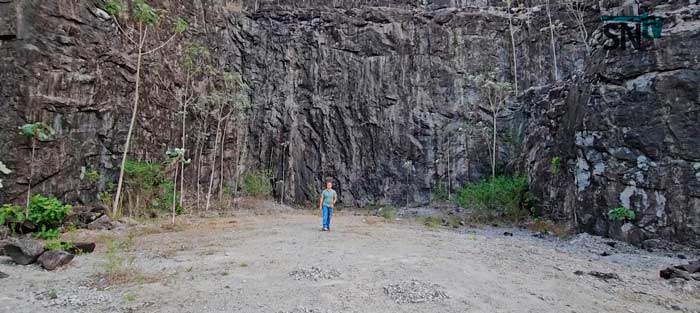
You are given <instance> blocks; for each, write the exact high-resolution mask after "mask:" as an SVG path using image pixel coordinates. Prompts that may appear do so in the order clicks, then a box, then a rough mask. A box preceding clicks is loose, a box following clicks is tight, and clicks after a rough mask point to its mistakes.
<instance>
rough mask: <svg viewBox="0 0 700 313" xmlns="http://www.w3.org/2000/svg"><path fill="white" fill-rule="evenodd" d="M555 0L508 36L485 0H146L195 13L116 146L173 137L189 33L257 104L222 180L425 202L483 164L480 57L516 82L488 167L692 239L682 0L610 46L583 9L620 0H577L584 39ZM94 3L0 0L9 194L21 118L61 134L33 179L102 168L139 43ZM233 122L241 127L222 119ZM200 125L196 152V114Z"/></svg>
mask: <svg viewBox="0 0 700 313" xmlns="http://www.w3.org/2000/svg"><path fill="white" fill-rule="evenodd" d="M552 2H553V3H552V6H551V8H550V10H547V7H546V3H547V2H546V1H523V2H522V5H521V6H520V7H519V8H517V9H514V10H513V13H514V14H513V16H512V19H511V21H512V25H513V30H514V32H513V42H514V44H515V47H516V48H515V49H513V44H512V42H511V33H510V31H509V19H508V13H507V10H505V9H504V8H503V3H501V2H498V1H488V2H487V1H468V0H461V1H460V0H452V1H448V0H442V1H438V0H423V1H413V0H410V1H409V0H405V1H403V0H366V1H343V0H334V1H325V0H324V1H321V0H308V1H291V0H279V1H277V0H275V1H264V0H261V1H255V0H246V1H233V0H228V1H223V0H219V1H181V2H179V3H174V2H164V1H152V3H153V4H154V5H155V6H157V7H163V8H167V9H168V11H169V12H170V14H174V15H180V16H183V17H185V18H186V19H187V20H188V21H190V24H191V26H192V28H191V30H190V31H188V33H187V35H186V37H184V38H179V39H178V40H177V42H175V43H174V44H172V45H170V46H168V47H167V48H166V49H165V50H162V51H161V52H160V53H158V54H157V55H153V56H150V57H149V58H147V59H146V66H145V72H144V75H143V78H144V84H145V86H144V88H143V89H142V91H141V95H142V97H143V103H142V105H141V108H142V110H141V112H140V114H139V117H138V127H137V132H136V134H135V137H134V140H135V144H134V146H133V148H132V151H133V154H132V155H133V156H134V157H135V158H141V159H146V160H161V159H162V156H163V154H164V152H165V151H166V150H167V148H168V147H173V146H179V141H178V138H179V132H180V130H179V126H178V125H179V124H178V121H177V110H178V107H177V105H176V101H175V99H174V98H173V96H172V92H171V90H172V89H173V86H175V85H176V84H181V83H182V80H183V77H182V72H181V69H180V68H179V67H178V66H177V63H176V62H177V58H178V56H179V55H180V54H181V53H182V48H181V45H179V43H183V42H189V41H197V42H200V43H202V44H204V45H206V46H208V47H209V48H210V49H211V50H212V53H213V55H215V57H216V60H217V61H216V62H217V63H218V64H219V66H220V67H221V68H227V69H234V70H236V71H238V72H240V73H241V74H242V77H243V79H244V80H245V81H246V83H247V84H248V85H249V86H250V94H249V97H250V100H251V102H252V103H253V104H254V109H253V111H252V113H251V114H250V118H249V121H248V122H246V123H238V124H236V125H229V127H228V131H227V135H226V142H227V145H226V146H225V149H224V150H225V151H224V156H225V160H226V162H224V170H223V172H224V175H223V176H224V179H225V180H230V177H232V176H233V173H234V172H235V171H236V170H238V171H241V172H245V171H247V170H250V169H261V168H269V169H271V170H272V173H273V176H274V180H275V181H284V182H285V183H284V187H285V188H284V193H283V196H284V198H285V200H287V201H296V202H303V201H306V200H308V199H310V198H312V197H313V196H314V194H315V193H316V191H315V190H317V189H318V186H319V185H320V183H321V181H322V180H323V179H326V178H332V179H333V180H335V181H336V182H337V189H338V191H339V196H340V200H341V201H342V202H343V203H344V204H346V205H366V204H368V203H375V202H392V203H397V204H404V203H405V202H406V201H407V197H406V195H408V201H409V202H410V203H424V202H427V201H428V200H429V198H430V195H431V192H432V191H433V190H434V189H435V188H436V187H437V186H444V185H450V186H453V187H456V186H459V185H461V184H464V183H465V182H469V181H476V180H479V179H482V178H484V177H487V176H488V174H489V172H490V170H489V167H490V163H489V152H488V149H487V147H488V146H489V143H490V141H489V139H488V138H489V137H488V130H489V129H490V127H491V124H490V122H489V113H488V110H487V109H486V107H485V105H484V101H482V99H480V97H479V94H478V93H477V92H476V90H475V89H474V88H473V86H470V85H469V84H468V83H467V82H466V81H465V76H466V75H468V74H474V73H478V72H481V71H484V70H496V71H497V72H498V74H499V76H500V78H502V79H504V80H506V81H515V79H514V78H515V77H517V85H518V86H517V87H518V90H519V91H520V93H521V94H522V96H521V97H520V98H519V99H518V100H517V101H513V102H512V103H510V104H509V107H508V108H507V109H506V110H505V111H504V113H503V114H502V115H501V116H500V117H499V124H500V125H502V127H500V129H499V140H498V142H499V148H498V163H499V168H500V169H501V170H503V171H514V170H519V171H521V172H522V173H528V176H529V178H530V181H531V186H532V188H533V190H534V191H535V192H536V194H537V196H538V197H539V198H540V199H541V205H540V207H541V208H542V210H543V212H544V213H547V214H549V215H551V216H553V217H555V218H557V219H559V220H561V221H566V222H570V224H571V225H572V226H575V227H579V229H580V230H587V231H591V232H595V233H599V234H608V235H612V236H618V237H619V236H623V237H624V236H626V237H629V238H628V239H629V240H633V241H634V240H642V239H645V238H651V237H663V238H668V239H673V240H678V241H682V242H691V243H698V238H699V237H698V234H700V231H699V230H698V227H700V221H699V220H698V219H699V218H698V211H699V210H700V202H699V201H700V200H698V199H699V198H698V197H699V196H698V189H699V188H700V178H699V176H700V174H698V172H699V171H700V165H698V164H700V163H697V162H700V155H699V154H700V152H699V149H700V147H699V143H698V141H699V139H698V132H699V131H700V130H699V127H698V126H697V123H698V122H699V120H700V119H699V117H698V104H699V103H700V98H699V97H700V96H699V94H698V91H697V89H695V88H692V86H693V85H695V86H697V82H698V67H697V64H698V60H697V58H698V54H699V53H698V52H699V50H700V49H699V47H698V43H697V42H698V40H697V37H698V32H699V29H700V28H699V27H698V8H697V7H698V6H697V5H696V4H691V2H692V1H691V2H688V1H676V2H673V3H671V2H670V1H654V3H653V5H648V6H649V7H648V8H646V7H642V10H650V11H651V12H652V13H655V14H656V13H657V11H658V12H659V14H664V15H665V16H667V18H668V24H666V25H665V26H666V27H665V29H664V34H663V36H662V37H661V38H660V39H656V40H654V41H653V44H651V46H649V47H647V49H646V50H645V51H638V52H635V51H633V50H630V49H628V50H626V51H610V52H607V51H603V50H602V49H601V47H600V45H601V44H600V43H598V41H601V40H602V39H603V38H604V37H602V36H601V33H600V26H601V23H600V22H599V16H600V15H601V14H608V13H611V14H616V13H619V12H617V11H620V10H624V9H625V6H624V5H623V3H622V1H600V3H593V4H591V5H590V6H588V7H587V9H586V12H585V19H584V20H585V22H586V26H587V29H588V30H589V32H590V33H591V34H592V35H591V40H589V42H590V43H591V52H590V53H587V51H586V48H585V46H584V44H583V42H582V41H581V40H580V39H579V38H581V36H580V32H579V30H578V27H577V24H576V22H575V20H574V19H573V18H572V17H571V15H570V14H569V12H567V11H566V10H565V9H564V8H563V7H560V6H559V5H555V4H554V2H556V1H552ZM519 4H520V3H519ZM99 6H100V2H99V1H87V0H85V1H68V0H62V1H38V0H2V1H0V58H1V59H2V60H3V62H1V63H0V78H1V79H2V80H3V81H4V82H6V83H3V84H2V86H0V109H1V110H2V111H3V112H6V113H3V114H2V115H1V116H0V150H1V151H3V152H2V155H1V156H0V160H2V161H3V162H5V163H6V164H8V165H10V167H12V168H13V169H15V172H14V173H13V174H12V175H11V176H8V177H5V186H6V187H5V188H4V189H0V202H3V201H18V200H19V199H21V195H22V192H23V191H24V189H25V188H26V177H27V175H28V169H29V164H28V155H29V145H28V142H27V141H26V140H25V139H23V138H21V137H20V136H19V135H18V134H17V131H16V128H17V126H19V125H21V124H23V123H26V122H29V121H44V122H48V123H49V124H51V125H53V126H54V127H55V128H56V129H57V131H58V134H59V135H58V138H57V140H55V141H53V142H50V143H45V144H41V145H40V146H39V150H38V153H37V161H35V163H34V168H35V170H34V171H33V172H34V174H33V179H32V182H33V184H34V185H36V190H37V192H45V193H54V194H56V195H58V196H62V197H64V198H65V200H67V201H75V202H90V201H94V200H95V194H96V191H97V189H100V188H104V184H105V182H107V181H109V180H111V179H112V178H113V177H114V176H115V174H116V169H117V167H118V157H119V152H120V151H121V150H122V146H123V142H124V139H125V137H126V131H127V124H128V118H129V110H130V108H129V104H130V98H131V96H132V94H133V90H134V88H133V79H134V73H135V63H136V62H135V55H134V51H133V47H131V46H130V45H129V43H128V42H127V41H126V40H124V39H123V37H122V36H120V35H119V31H118V29H117V28H116V25H115V24H114V23H113V21H111V20H109V19H108V18H106V16H104V14H103V13H104V12H101V11H100V10H98V7H99ZM548 11H549V12H550V13H551V19H552V22H553V23H552V24H553V25H554V27H553V29H554V40H552V38H550V28H549V26H550V19H549V16H548V14H547V12H548ZM157 35H158V36H161V37H165V35H164V34H157ZM552 41H553V42H554V46H555V47H556V54H557V58H556V65H557V69H558V72H557V73H556V76H555V73H554V71H555V70H554V62H555V61H554V60H555V59H554V57H553V53H552ZM514 51H515V58H513V52H514ZM516 67H517V75H515V72H516ZM556 78H559V79H561V80H563V81H560V82H555V81H556ZM190 124H193V123H192V122H190ZM240 129H244V130H246V131H245V132H244V133H249V136H248V137H247V139H245V140H243V139H241V138H237V137H240V134H241V131H240ZM192 132H193V133H194V132H195V129H193V130H192ZM205 138H206V139H205V140H204V142H205V144H204V147H205V149H204V150H205V154H208V153H209V152H208V150H210V149H211V148H212V147H213V146H214V141H215V136H214V134H213V131H212V129H211V125H210V126H209V132H208V135H207V136H206V137H205ZM197 142H198V141H197V138H196V137H195V136H191V137H190V138H188V145H189V146H191V147H193V146H196V144H197ZM239 151H243V152H244V153H243V156H244V160H243V162H241V165H240V166H236V165H235V164H234V163H235V159H236V158H235V155H236V154H237V152H239ZM555 156H558V157H560V158H561V160H562V168H561V171H558V172H557V174H556V175H555V174H552V173H551V166H550V160H551V159H552V158H553V157H555ZM192 157H195V159H196V158H197V155H196V153H193V155H192ZM407 161H410V164H411V166H409V167H407V166H404V164H406V162H407ZM195 162H197V160H195ZM217 168H218V167H217ZM86 169H97V170H99V171H100V172H101V173H102V174H103V176H104V177H105V178H104V179H103V180H102V182H101V185H100V186H94V185H91V184H89V183H86V182H85V180H81V177H82V173H83V172H84V171H85V170H86ZM206 171H208V170H207V167H205V173H201V175H200V179H201V180H205V179H206V178H208V177H209V175H208V173H206ZM188 175H189V176H190V177H191V178H192V179H194V178H195V176H196V175H195V172H194V171H193V169H190V172H189V173H188ZM217 179H219V178H218V177H217ZM190 181H192V180H190ZM190 187H192V186H190ZM278 193H281V189H280V190H278ZM620 204H623V205H627V206H629V207H631V208H633V209H635V210H639V212H642V213H643V214H642V217H641V218H640V220H639V225H634V226H633V227H632V226H629V225H628V226H626V225H612V224H609V223H608V222H607V219H606V218H605V213H606V212H607V210H609V209H611V208H614V207H616V206H618V205H620ZM621 229H625V230H626V231H624V232H622V231H621Z"/></svg>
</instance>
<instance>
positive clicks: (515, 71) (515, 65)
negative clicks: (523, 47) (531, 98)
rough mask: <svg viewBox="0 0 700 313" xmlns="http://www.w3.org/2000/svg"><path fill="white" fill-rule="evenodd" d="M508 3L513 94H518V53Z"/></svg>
mask: <svg viewBox="0 0 700 313" xmlns="http://www.w3.org/2000/svg"><path fill="white" fill-rule="evenodd" d="M510 9H511V8H510V5H509V6H508V29H509V30H510V43H511V45H512V46H513V76H514V77H513V81H514V83H515V84H514V85H515V94H516V95H517V94H518V54H517V53H516V50H515V36H514V35H513V19H512V15H513V14H512V13H511V12H510Z"/></svg>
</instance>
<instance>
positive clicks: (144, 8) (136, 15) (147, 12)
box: [105, 0, 188, 215]
mask: <svg viewBox="0 0 700 313" xmlns="http://www.w3.org/2000/svg"><path fill="white" fill-rule="evenodd" d="M123 8H124V5H123V4H122V2H121V1H119V0H110V1H107V3H106V4H105V11H106V12H107V13H109V14H110V15H111V16H112V17H113V19H114V21H115V23H116V24H117V25H118V28H119V30H120V31H121V32H122V34H123V35H124V36H125V37H126V38H127V40H128V41H129V42H130V43H132V44H133V45H135V46H136V50H137V52H136V77H135V83H134V84H135V88H134V99H133V104H132V108H131V121H130V122H129V131H128V132H127V135H126V143H124V151H123V152H122V160H121V165H120V169H119V180H118V182H117V190H116V193H115V196H114V203H113V207H112V214H113V215H118V214H119V203H120V202H119V200H120V196H121V192H122V185H123V182H124V167H125V165H126V159H127V156H128V154H129V145H130V144H131V137H132V134H133V132H134V126H135V125H136V116H137V113H138V105H139V95H140V93H139V92H140V87H141V63H142V61H143V57H144V56H146V55H149V54H151V53H154V52H156V51H159V50H160V49H162V48H163V47H165V46H166V45H167V44H168V43H170V42H171V41H172V40H173V39H174V38H175V37H176V36H177V35H178V34H181V33H183V32H184V31H185V30H187V27H188V25H187V22H185V21H184V20H183V19H180V18H178V19H177V20H175V22H174V23H173V24H174V27H173V34H172V35H171V36H170V37H169V38H168V39H167V40H165V41H163V42H161V44H160V45H157V43H156V41H157V39H155V40H148V30H149V29H153V28H156V27H158V26H159V25H160V22H161V20H162V19H163V17H164V16H163V13H162V11H158V10H156V9H154V8H153V7H151V6H150V5H148V4H147V3H146V2H145V1H144V0H134V2H133V10H132V18H133V22H134V24H135V30H134V32H135V35H136V38H135V39H134V38H133V37H132V36H131V35H130V34H129V31H125V30H124V28H122V27H121V25H120V24H119V16H120V15H121V13H122V10H123ZM151 41H152V42H153V43H155V44H156V45H157V46H155V47H153V48H149V47H148V46H147V45H146V43H147V42H151Z"/></svg>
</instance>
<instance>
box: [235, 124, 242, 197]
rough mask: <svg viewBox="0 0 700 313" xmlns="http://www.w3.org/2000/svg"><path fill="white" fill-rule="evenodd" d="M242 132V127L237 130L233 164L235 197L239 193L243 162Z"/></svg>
mask: <svg viewBox="0 0 700 313" xmlns="http://www.w3.org/2000/svg"><path fill="white" fill-rule="evenodd" d="M240 137H241V132H240V127H237V128H236V160H235V161H234V162H233V166H234V169H233V195H234V197H235V195H236V193H237V192H238V189H237V188H238V163H239V162H240V161H241V138H240Z"/></svg>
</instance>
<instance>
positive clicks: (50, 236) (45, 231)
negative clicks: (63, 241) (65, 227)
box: [34, 225, 61, 240]
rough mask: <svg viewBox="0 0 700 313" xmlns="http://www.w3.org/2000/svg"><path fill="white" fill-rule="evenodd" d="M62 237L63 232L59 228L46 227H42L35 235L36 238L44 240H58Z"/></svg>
mask: <svg viewBox="0 0 700 313" xmlns="http://www.w3.org/2000/svg"><path fill="white" fill-rule="evenodd" d="M60 237H61V231H60V230H59V229H58V228H46V226H43V225H42V226H41V228H40V229H39V230H38V231H37V232H35V233H34V238H39V239H44V240H56V239H58V238H60Z"/></svg>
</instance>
